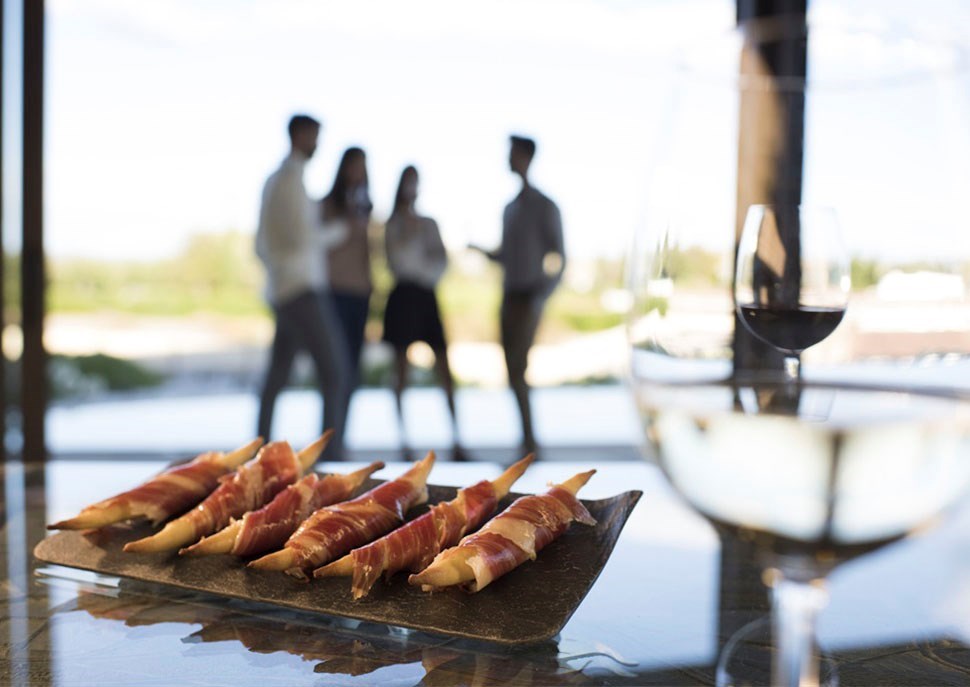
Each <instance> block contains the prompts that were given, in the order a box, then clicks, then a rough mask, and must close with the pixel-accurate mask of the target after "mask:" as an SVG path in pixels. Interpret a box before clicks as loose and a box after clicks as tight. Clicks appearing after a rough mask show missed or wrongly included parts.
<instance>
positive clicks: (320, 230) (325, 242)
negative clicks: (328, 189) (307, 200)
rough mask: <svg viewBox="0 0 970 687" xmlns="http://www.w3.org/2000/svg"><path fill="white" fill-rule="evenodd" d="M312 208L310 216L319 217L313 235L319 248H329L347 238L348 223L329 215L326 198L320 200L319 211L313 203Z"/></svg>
mask: <svg viewBox="0 0 970 687" xmlns="http://www.w3.org/2000/svg"><path fill="white" fill-rule="evenodd" d="M304 195H306V194H305V193H304ZM310 210H311V211H310V213H309V217H316V218H317V222H316V223H315V224H316V226H314V227H313V237H314V241H315V242H316V245H317V249H318V250H329V249H330V248H332V247H334V246H337V245H339V244H341V243H343V242H344V241H346V240H347V236H348V235H349V233H350V232H349V230H348V228H347V223H346V222H341V221H339V220H338V219H337V218H336V217H331V216H329V213H328V212H327V201H326V200H322V201H320V204H319V212H318V211H317V210H318V206H317V205H316V204H313V203H311V208H310Z"/></svg>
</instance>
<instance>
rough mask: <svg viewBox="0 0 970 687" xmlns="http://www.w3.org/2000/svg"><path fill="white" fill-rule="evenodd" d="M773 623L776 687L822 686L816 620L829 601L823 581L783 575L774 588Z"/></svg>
mask: <svg viewBox="0 0 970 687" xmlns="http://www.w3.org/2000/svg"><path fill="white" fill-rule="evenodd" d="M771 592H772V593H771V600H772V604H771V624H772V631H773V634H774V637H775V658H774V663H773V665H772V668H771V672H772V682H771V684H772V685H775V686H776V687H818V684H819V653H818V647H817V644H816V640H815V619H816V617H817V616H818V613H819V611H821V610H822V608H823V607H824V606H825V603H826V601H827V600H828V595H827V594H826V591H825V588H824V587H823V586H822V584H821V582H818V581H816V582H799V581H795V580H789V579H785V578H784V577H781V576H779V577H778V579H776V580H775V581H774V583H773V584H772V588H771Z"/></svg>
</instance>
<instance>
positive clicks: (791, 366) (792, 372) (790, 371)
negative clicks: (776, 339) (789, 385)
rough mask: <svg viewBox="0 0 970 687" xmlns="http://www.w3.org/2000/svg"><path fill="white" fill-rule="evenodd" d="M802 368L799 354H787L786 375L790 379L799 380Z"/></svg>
mask: <svg viewBox="0 0 970 687" xmlns="http://www.w3.org/2000/svg"><path fill="white" fill-rule="evenodd" d="M801 368H802V363H801V361H800V360H799V359H798V356H797V355H786V356H785V376H786V377H788V381H790V382H797V381H798V379H799V377H800V376H801Z"/></svg>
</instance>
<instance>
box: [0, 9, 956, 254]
mask: <svg viewBox="0 0 970 687" xmlns="http://www.w3.org/2000/svg"><path fill="white" fill-rule="evenodd" d="M847 4H848V6H849V10H848V11H851V12H852V13H853V15H854V16H862V17H870V18H872V17H874V16H875V17H877V18H883V19H885V20H886V21H891V22H894V23H896V24H901V25H912V24H913V23H915V22H916V20H917V19H918V17H916V16H915V12H916V10H915V9H914V6H915V5H914V4H913V3H907V2H905V1H904V0H894V1H893V2H885V3H880V2H876V0H868V1H860V0H856V1H854V2H851V3H847ZM845 5H846V3H836V1H835V0H829V1H828V2H814V3H813V4H812V8H813V11H816V10H819V11H832V9H833V8H835V7H840V8H841V7H844V6H845ZM47 6H48V19H49V24H48V34H47V41H48V57H47V59H48V84H47V87H48V91H47V92H48V121H47V126H48V138H47V208H46V213H47V214H46V219H47V245H48V250H49V252H50V253H51V254H52V255H54V256H78V255H83V256H90V257H98V258H111V259H126V258H145V259H150V258H155V257H160V256H163V255H170V254H172V253H174V252H176V251H177V250H178V249H179V248H180V247H181V246H182V245H183V244H184V242H185V240H186V238H187V237H188V236H189V235H190V234H191V233H192V232H197V231H219V230H224V229H230V228H232V229H241V230H245V231H252V230H253V229H254V225H255V218H256V214H257V206H258V198H259V191H260V188H261V186H262V183H263V180H264V179H265V177H266V175H267V174H268V173H269V172H270V171H271V170H272V169H273V168H274V167H275V166H276V165H278V163H279V161H280V160H281V159H282V157H283V155H284V154H285V151H286V146H287V143H286V138H285V130H284V127H285V123H286V121H287V119H288V117H289V115H290V114H291V113H292V112H294V111H306V112H310V113H312V114H315V115H317V116H318V117H320V118H321V119H322V120H323V122H324V131H323V137H322V141H321V146H320V148H319V151H318V155H317V158H316V159H315V160H314V161H313V162H312V163H311V165H310V167H309V168H308V172H307V177H306V182H307V188H308V190H309V192H310V194H311V195H312V196H320V195H323V193H324V192H325V191H326V190H327V189H328V188H329V185H330V183H331V180H332V175H333V173H334V170H335V168H336V163H337V159H338V158H339V156H340V153H341V152H342V150H343V149H344V148H345V147H346V146H348V145H361V146H363V147H364V148H365V149H366V150H367V151H368V157H369V168H370V174H371V192H372V195H373V197H374V201H375V205H376V207H375V211H376V214H377V216H378V217H381V218H383V217H384V216H386V214H387V211H388V210H389V206H390V202H391V199H392V195H393V193H394V189H395V185H396V183H397V178H398V175H399V173H400V170H401V168H402V167H403V166H404V165H405V164H407V163H410V162H413V163H415V164H417V165H418V167H419V170H420V171H421V173H422V198H421V205H422V207H423V209H424V211H425V212H426V213H428V214H431V215H433V216H435V217H436V218H437V219H438V221H439V224H440V225H441V228H442V232H443V234H444V238H445V241H446V243H448V244H449V246H450V247H452V248H459V247H461V246H463V245H464V244H465V243H467V242H469V241H475V242H480V243H485V244H493V243H495V242H497V241H498V238H499V234H500V217H501V209H502V206H503V205H504V203H505V202H507V200H508V199H509V198H510V197H511V196H512V195H514V193H515V192H516V184H515V180H514V179H513V178H512V176H511V175H510V174H509V173H508V171H507V163H506V159H507V143H506V141H507V135H508V134H509V133H510V132H513V131H514V132H522V133H526V134H529V135H532V136H534V137H535V138H536V139H537V140H538V142H539V152H538V155H537V158H536V161H535V164H534V170H533V176H534V181H535V183H536V184H537V185H538V186H539V187H540V188H542V189H543V190H545V191H546V192H547V193H548V194H549V195H550V196H552V197H553V198H554V199H556V200H557V201H558V202H559V204H560V207H561V208H562V211H563V215H564V219H565V228H566V236H567V250H568V251H569V252H570V253H571V254H572V255H574V256H594V255H606V256H618V255H622V254H623V252H624V250H625V248H626V247H627V245H628V243H629V238H630V235H631V233H632V232H633V230H634V229H635V228H636V227H637V226H639V225H640V224H641V223H642V219H643V216H644V213H645V208H646V206H647V205H648V204H649V202H650V201H649V198H648V196H649V193H648V192H647V189H648V187H650V188H653V189H654V192H656V188H657V185H656V184H655V183H654V182H653V181H651V180H652V179H654V178H655V175H656V171H657V167H658V162H657V161H658V160H661V161H662V160H663V158H664V156H665V155H667V156H668V157H669V146H668V147H666V148H665V143H669V140H668V139H669V136H670V131H671V128H670V126H669V125H670V120H671V118H672V117H676V116H677V114H676V110H675V109H674V108H673V106H672V102H673V101H672V100H671V89H670V82H669V80H668V72H667V71H666V69H667V67H668V66H669V64H670V61H669V55H670V52H671V49H672V47H673V46H674V45H676V44H677V43H680V42H682V41H684V40H685V39H688V38H690V37H691V36H692V35H695V34H708V33H711V32H715V31H718V30H720V29H722V28H726V27H729V26H731V24H732V23H733V19H734V4H733V2H731V1H730V0H643V1H639V0H609V1H607V0H546V1H528V2H526V1H523V0H490V1H489V2H479V3H475V4H471V3H456V2H448V1H447V0H411V1H409V2H406V3H402V2H397V1H395V0H367V1H362V2H339V3H338V2H329V1H326V2H323V1H314V0H274V2H258V1H256V0H213V1H210V2H205V3H199V2H195V1H193V0H153V1H152V2H130V0H84V1H78V0H49V1H48V5H47ZM919 7H920V8H922V9H920V11H921V12H924V13H925V14H924V15H923V19H925V20H927V21H931V22H932V21H934V20H935V21H937V23H940V22H941V21H942V22H945V23H947V24H948V25H949V26H951V27H952V26H970V9H968V8H967V7H966V5H965V4H961V3H960V2H959V0H935V1H933V2H927V3H925V4H924V3H920V4H919ZM961 18H962V20H961V21H957V19H961ZM11 19H13V18H12V17H11ZM9 23H13V21H11V22H9ZM9 23H8V25H9ZM966 37H968V38H970V33H967V35H966ZM7 45H8V46H9V42H8V43H7ZM7 49H8V50H9V49H10V48H9V47H8V48H7ZM10 105H11V104H10V103H8V106H10ZM701 108H703V106H701ZM698 112H701V114H702V109H701V110H699V111H698ZM695 114H697V113H695ZM7 121H8V122H9V121H11V119H10V118H9V115H8V120H7ZM699 121H700V126H701V127H703V126H704V122H703V118H702V117H701V119H700V120H699ZM835 128H836V129H837V128H838V127H837V126H836V127H835ZM697 173H698V174H700V175H704V174H713V173H714V172H713V171H711V170H705V169H698V170H697ZM7 178H8V179H9V178H10V175H8V176H7ZM651 184H653V185H652V186H650V185H651ZM722 186H723V188H725V189H728V190H730V189H731V185H730V182H728V183H725V184H723V185H722ZM873 187H874V186H873V185H870V188H873ZM10 192H11V190H9V189H8V193H10ZM821 195H822V196H823V197H826V196H827V195H828V194H826V193H822V194H821ZM835 195H837V194H835ZM8 197H9V196H8ZM919 200H920V199H919V198H917V199H916V201H917V202H919ZM924 200H925V198H924ZM857 206H858V204H857ZM858 217H861V215H860V216H853V215H852V212H850V219H852V220H853V221H854V223H858ZM8 226H11V225H9V224H8ZM864 235H865V234H864ZM8 236H9V234H8Z"/></svg>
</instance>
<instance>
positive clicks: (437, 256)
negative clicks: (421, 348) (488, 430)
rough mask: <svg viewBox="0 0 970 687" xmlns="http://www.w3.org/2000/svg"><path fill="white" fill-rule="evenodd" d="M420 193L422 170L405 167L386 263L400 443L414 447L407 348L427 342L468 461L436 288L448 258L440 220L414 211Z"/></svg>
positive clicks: (387, 334)
mask: <svg viewBox="0 0 970 687" xmlns="http://www.w3.org/2000/svg"><path fill="white" fill-rule="evenodd" d="M417 197H418V170H417V169H415V168H414V167H413V166H408V167H405V169H404V171H403V172H402V173H401V181H400V182H399V183H398V187H397V195H396V196H395V198H394V210H393V211H392V212H391V216H390V218H389V219H388V220H387V224H386V226H385V230H384V240H385V242H386V251H387V263H388V266H389V267H390V269H391V272H392V273H393V275H394V281H395V286H394V289H393V290H392V291H391V295H390V296H388V298H387V305H386V307H385V310H384V341H386V342H388V343H389V344H391V345H392V346H393V347H394V353H395V363H396V365H395V371H396V373H397V374H396V379H395V384H394V394H395V396H396V398H397V412H398V418H399V419H400V422H401V443H402V445H403V447H404V452H405V454H406V455H407V454H409V453H410V451H409V449H408V446H407V436H406V432H405V427H404V407H403V395H404V389H405V387H406V385H407V372H408V347H409V346H410V345H411V344H412V343H414V342H415V341H424V342H425V343H427V344H428V345H429V346H430V347H431V350H432V351H434V357H435V372H436V373H437V375H438V379H439V380H440V382H441V386H442V388H443V389H444V392H445V396H446V397H447V399H448V410H449V411H450V412H451V425H452V431H453V436H454V459H455V460H464V459H465V455H464V451H463V450H462V449H461V446H460V443H459V441H458V420H457V417H456V414H455V393H454V383H453V381H452V378H451V368H450V367H449V366H448V347H447V344H446V342H445V333H444V328H443V327H442V325H441V314H440V313H439V311H438V299H437V298H436V297H435V293H434V289H435V286H436V285H437V284H438V281H439V280H440V279H441V276H442V275H443V274H444V272H445V268H446V267H447V264H448V258H447V255H446V254H445V246H444V244H443V243H442V242H441V234H440V233H439V232H438V223H437V222H435V221H434V220H433V219H432V218H430V217H423V216H421V215H419V214H418V213H417V210H416V209H415V201H416V200H417Z"/></svg>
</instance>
